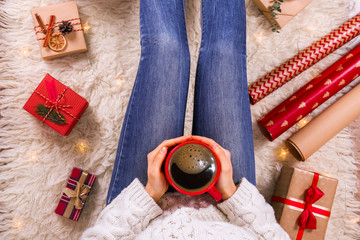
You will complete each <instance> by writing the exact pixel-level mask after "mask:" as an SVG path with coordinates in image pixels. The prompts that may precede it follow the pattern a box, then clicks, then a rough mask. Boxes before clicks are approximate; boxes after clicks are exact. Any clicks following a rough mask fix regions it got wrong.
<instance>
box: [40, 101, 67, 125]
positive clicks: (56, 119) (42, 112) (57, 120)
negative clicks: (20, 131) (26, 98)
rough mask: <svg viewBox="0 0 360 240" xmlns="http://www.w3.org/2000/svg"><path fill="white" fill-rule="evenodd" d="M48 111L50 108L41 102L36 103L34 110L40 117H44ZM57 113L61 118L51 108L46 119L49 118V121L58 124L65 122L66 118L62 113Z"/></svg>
mask: <svg viewBox="0 0 360 240" xmlns="http://www.w3.org/2000/svg"><path fill="white" fill-rule="evenodd" d="M49 111H50V108H49V107H47V106H45V105H43V104H38V105H36V108H35V112H36V113H37V114H39V115H40V116H41V117H42V118H44V117H45V116H46V115H47V114H48V113H49ZM59 114H60V116H61V118H63V119H61V118H60V117H59V115H58V113H57V112H56V111H55V110H54V109H53V110H52V111H51V112H50V113H49V115H48V116H47V118H46V120H49V121H50V122H53V123H55V124H58V125H61V124H64V123H66V119H65V117H64V115H62V114H61V113H59Z"/></svg>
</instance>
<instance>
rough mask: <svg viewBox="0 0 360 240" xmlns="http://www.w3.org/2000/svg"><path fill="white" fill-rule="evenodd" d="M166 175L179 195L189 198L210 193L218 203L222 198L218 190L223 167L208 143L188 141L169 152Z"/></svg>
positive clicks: (166, 161)
mask: <svg viewBox="0 0 360 240" xmlns="http://www.w3.org/2000/svg"><path fill="white" fill-rule="evenodd" d="M164 168H165V176H166V179H167V181H168V182H169V184H170V185H171V186H172V187H173V188H174V189H175V190H177V191H178V192H181V193H184V194H188V195H200V194H203V193H206V192H207V193H209V194H210V195H211V196H212V197H213V198H214V199H215V200H216V201H220V200H221V199H222V195H221V193H220V192H219V191H218V190H217V189H216V188H215V183H216V182H217V180H218V179H219V175H220V171H221V166H220V161H219V158H218V156H217V155H216V154H215V152H214V151H213V150H212V149H211V148H210V147H209V146H208V145H207V144H205V143H203V142H200V141H187V142H183V143H180V144H179V145H177V146H175V147H174V148H172V149H171V150H170V152H169V153H168V155H167V157H166V160H165V167H164Z"/></svg>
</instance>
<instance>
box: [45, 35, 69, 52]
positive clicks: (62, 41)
mask: <svg viewBox="0 0 360 240" xmlns="http://www.w3.org/2000/svg"><path fill="white" fill-rule="evenodd" d="M66 43H67V42H66V38H65V37H64V36H63V35H59V33H53V34H52V35H51V36H50V39H49V44H48V46H49V48H50V49H51V50H53V51H55V52H60V51H62V50H64V48H65V47H66Z"/></svg>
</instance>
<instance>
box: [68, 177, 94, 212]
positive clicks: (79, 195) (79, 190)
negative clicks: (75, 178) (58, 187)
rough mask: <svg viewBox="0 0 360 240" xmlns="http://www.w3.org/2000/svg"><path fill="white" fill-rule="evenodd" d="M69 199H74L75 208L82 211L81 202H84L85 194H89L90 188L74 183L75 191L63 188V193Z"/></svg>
mask: <svg viewBox="0 0 360 240" xmlns="http://www.w3.org/2000/svg"><path fill="white" fill-rule="evenodd" d="M63 192H64V193H65V194H66V195H67V196H68V197H69V198H70V199H71V198H75V208H76V209H82V208H83V204H82V202H81V200H84V201H85V200H86V198H87V194H88V193H89V192H90V188H89V187H88V186H86V185H84V184H81V185H80V183H76V188H75V190H72V189H70V188H67V187H66V188H65V189H64V191H63Z"/></svg>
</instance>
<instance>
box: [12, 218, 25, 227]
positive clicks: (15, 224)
mask: <svg viewBox="0 0 360 240" xmlns="http://www.w3.org/2000/svg"><path fill="white" fill-rule="evenodd" d="M13 227H14V228H16V229H21V228H22V227H23V221H22V220H21V219H19V218H15V219H14V220H13Z"/></svg>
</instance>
